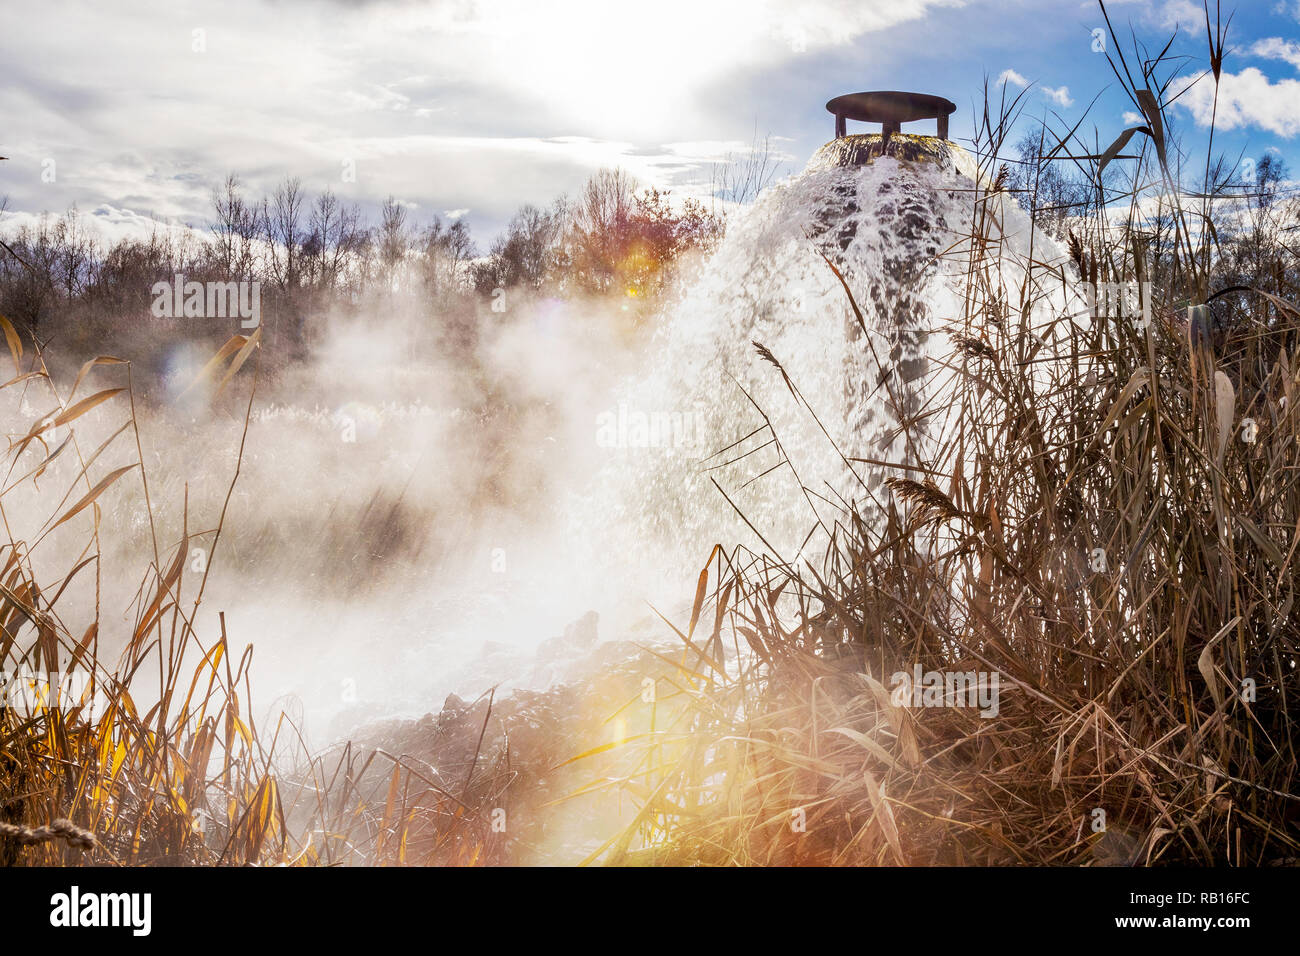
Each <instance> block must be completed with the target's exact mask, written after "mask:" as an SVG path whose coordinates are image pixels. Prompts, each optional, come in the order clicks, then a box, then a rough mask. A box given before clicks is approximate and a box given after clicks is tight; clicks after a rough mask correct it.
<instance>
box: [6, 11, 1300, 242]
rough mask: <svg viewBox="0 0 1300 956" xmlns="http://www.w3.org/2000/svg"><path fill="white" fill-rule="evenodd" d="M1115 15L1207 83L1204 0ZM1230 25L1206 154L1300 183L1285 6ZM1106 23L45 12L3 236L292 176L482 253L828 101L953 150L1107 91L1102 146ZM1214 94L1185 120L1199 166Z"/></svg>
mask: <svg viewBox="0 0 1300 956" xmlns="http://www.w3.org/2000/svg"><path fill="white" fill-rule="evenodd" d="M1212 6H1213V0H1212ZM1108 9H1109V11H1110V15H1111V19H1112V22H1113V23H1114V25H1115V27H1116V29H1117V30H1118V31H1119V32H1120V34H1121V39H1123V40H1124V42H1125V43H1126V45H1127V44H1128V43H1129V36H1128V30H1129V27H1130V25H1131V26H1132V28H1133V30H1135V31H1136V33H1137V35H1138V37H1139V39H1140V40H1143V41H1144V42H1145V43H1146V44H1147V45H1148V47H1149V48H1150V49H1151V50H1152V52H1155V51H1157V50H1158V49H1159V48H1160V47H1161V46H1163V43H1164V41H1165V40H1166V39H1167V38H1168V36H1169V35H1170V33H1171V32H1172V30H1173V29H1174V28H1175V27H1178V28H1179V30H1180V39H1179V40H1178V41H1177V42H1176V43H1175V45H1174V47H1173V52H1174V53H1177V54H1185V55H1187V56H1188V57H1189V58H1190V59H1189V60H1188V62H1187V66H1186V69H1185V71H1184V73H1185V75H1186V76H1187V77H1188V78H1189V79H1190V78H1192V77H1195V76H1196V75H1197V74H1198V73H1199V72H1201V71H1202V70H1204V69H1205V67H1206V65H1207V62H1206V39H1205V30H1204V21H1203V13H1202V10H1201V7H1200V4H1199V2H1197V3H1192V2H1191V0H1138V2H1135V0H1129V2H1119V0H1112V2H1111V3H1109V4H1108ZM1223 11H1224V15H1225V17H1226V16H1227V14H1228V13H1229V12H1234V11H1235V13H1234V19H1233V21H1232V25H1231V30H1230V33H1229V43H1230V53H1229V56H1228V59H1227V61H1226V63H1225V67H1224V69H1225V73H1224V83H1223V88H1222V91H1221V96H1220V102H1219V119H1220V124H1219V127H1220V132H1219V133H1218V134H1217V137H1216V144H1217V150H1218V151H1222V152H1224V153H1226V154H1227V155H1228V156H1229V157H1230V158H1233V159H1235V158H1236V157H1237V156H1238V155H1239V154H1240V155H1244V156H1247V157H1252V158H1257V157H1258V156H1260V155H1262V154H1263V153H1264V152H1265V151H1266V150H1275V151H1278V152H1280V153H1281V155H1283V156H1284V157H1285V158H1286V159H1287V160H1288V162H1289V163H1290V165H1291V167H1292V169H1293V170H1295V171H1298V172H1300V0H1285V2H1277V0H1253V2H1251V0H1241V2H1237V3H1235V4H1225V5H1224V6H1223ZM1102 25H1103V20H1102V17H1101V13H1100V10H1099V8H1098V7H1097V5H1096V3H1095V2H1092V0H964V2H963V0H806V2H803V3H798V4H795V3H789V2H777V0H657V2H655V3H638V4H626V3H619V2H616V0H550V2H526V0H435V2H410V0H399V2H365V0H352V2H348V0H326V2H320V0H314V2H311V0H269V2H268V0H229V2H223V3H177V4H170V5H168V6H167V7H165V8H162V9H159V8H158V7H157V5H155V4H146V3H143V2H138V0H123V2H121V3H115V4H112V5H107V4H98V3H94V2H65V0H51V2H47V3H43V4H40V5H38V6H37V7H35V8H34V9H32V10H29V11H27V12H25V13H24V15H23V16H22V17H21V18H17V17H14V16H13V15H12V14H7V15H6V22H5V24H4V30H3V34H2V35H0V63H3V64H4V70H3V76H0V116H3V117H4V118H5V121H4V126H3V127H0V155H6V156H9V157H11V158H10V160H9V162H6V163H3V164H0V197H3V196H6V195H7V196H8V197H9V209H10V212H11V216H10V217H9V219H8V224H9V225H10V227H12V225H14V224H16V223H18V222H20V221H23V220H24V219H25V218H26V216H27V215H29V214H32V213H36V212H39V211H42V210H51V211H55V212H58V211H61V210H63V209H64V208H66V206H67V205H68V204H69V203H71V202H76V203H77V205H78V207H79V209H80V210H81V211H82V212H83V213H90V214H92V215H93V216H94V218H95V219H96V220H97V221H99V222H100V223H102V224H103V226H104V230H105V233H106V234H107V235H109V236H110V237H111V236H113V235H117V234H121V233H122V232H125V231H132V230H136V229H139V228H140V226H141V224H142V220H143V217H145V216H149V215H152V216H156V217H159V218H161V219H164V220H173V221H181V222H188V223H191V224H194V225H198V226H202V225H204V224H205V223H206V219H207V216H208V193H209V191H210V189H211V187H212V186H213V185H215V184H216V183H218V182H219V181H220V180H221V179H222V178H223V177H224V176H225V174H226V173H227V172H235V173H236V174H238V175H239V176H240V177H241V178H242V179H243V180H244V181H245V182H246V183H247V184H248V186H249V188H250V190H251V191H253V192H254V193H257V192H261V191H265V190H269V189H270V188H272V187H273V186H274V184H275V183H276V182H277V181H278V180H280V179H283V178H284V177H286V176H297V177H300V178H301V179H302V181H303V184H304V186H305V187H306V188H307V189H308V190H309V191H312V192H316V191H319V190H321V189H324V188H326V187H327V186H328V187H330V188H332V189H334V190H335V191H336V192H338V193H339V194H340V195H341V196H343V197H345V198H348V199H351V200H355V201H357V202H359V203H361V204H362V205H363V207H365V208H366V209H367V210H371V211H373V209H374V208H375V207H376V206H377V204H378V203H379V202H381V201H382V200H383V198H384V197H385V196H386V195H388V194H390V193H391V194H393V195H395V196H397V197H398V198H399V199H401V200H402V201H403V202H405V203H407V204H408V205H409V206H410V208H411V211H412V217H413V218H414V220H415V221H417V222H421V221H424V220H427V219H428V218H429V217H431V216H432V215H434V214H440V215H444V216H445V215H447V214H452V215H464V216H467V217H468V220H469V222H470V224H471V225H472V227H473V229H474V233H475V235H476V237H477V238H478V239H479V241H480V244H481V245H483V246H486V245H487V241H488V240H489V239H490V237H491V235H492V234H493V233H494V232H495V231H497V230H498V229H500V228H501V226H502V225H503V224H504V222H505V221H506V220H507V219H508V217H509V215H510V213H511V212H512V211H513V210H514V209H515V208H516V207H517V206H518V205H519V204H521V203H524V202H533V203H537V204H545V203H548V202H549V201H550V200H551V199H553V198H554V197H555V196H556V195H558V194H560V193H562V192H568V193H570V194H572V193H573V192H575V191H576V190H577V189H578V188H579V187H580V186H581V184H582V182H583V181H584V180H585V179H586V177H587V176H588V175H590V173H591V172H593V171H594V170H595V169H597V168H599V167H601V166H613V165H621V166H624V167H626V168H628V169H629V170H631V171H632V172H633V174H634V175H636V176H637V177H638V178H639V179H640V180H641V181H642V182H644V183H647V184H654V185H659V186H667V187H672V188H674V189H676V191H677V192H678V193H679V194H682V193H696V194H698V193H699V192H700V191H702V190H706V189H707V183H708V181H709V168H710V164H711V163H712V162H714V161H715V160H717V159H718V158H720V157H721V156H723V155H724V154H726V153H728V152H735V151H738V150H741V149H743V148H745V147H746V146H747V145H748V144H749V143H750V141H751V140H752V138H753V136H754V133H755V131H757V133H758V134H759V136H760V137H761V136H764V135H770V136H772V137H773V142H774V145H775V146H776V148H777V149H779V150H780V152H781V153H783V154H784V155H785V156H786V157H787V158H788V168H790V169H798V168H800V167H802V165H803V163H804V162H805V161H806V160H807V158H808V156H809V155H810V154H811V153H812V152H813V150H815V149H816V148H817V146H819V145H820V144H821V143H823V142H825V141H826V140H827V139H829V138H830V137H831V135H832V132H833V121H832V118H831V117H830V115H829V114H827V113H826V112H825V109H824V103H825V101H826V100H827V99H829V98H830V97H831V96H834V95H836V94H839V93H844V92H852V91H857V90H869V89H905V90H917V91H923V92H931V93H938V94H941V95H944V96H947V97H948V98H949V99H952V100H953V101H954V102H956V103H957V104H958V112H957V113H956V114H955V115H954V117H953V122H952V135H953V136H954V137H955V138H958V139H961V138H962V137H966V136H969V134H970V131H971V122H972V111H973V109H974V107H975V106H976V104H977V102H978V99H979V97H980V90H981V88H982V85H983V82H984V79H985V77H987V78H988V79H989V80H990V81H991V82H994V83H996V82H997V81H998V79H999V78H1000V77H1004V76H1005V77H1010V79H1009V81H1008V82H1009V84H1010V85H1009V89H1010V90H1011V91H1012V92H1016V91H1018V89H1019V86H1018V84H1020V83H1028V84H1031V86H1030V88H1029V92H1028V94H1027V96H1026V100H1025V102H1026V104H1027V109H1026V118H1028V117H1030V116H1042V115H1048V116H1052V114H1053V113H1054V114H1055V117H1058V118H1054V119H1053V122H1054V123H1055V124H1056V125H1057V126H1063V125H1065V124H1073V123H1074V122H1075V121H1077V119H1078V118H1079V117H1080V116H1081V115H1082V113H1083V111H1084V110H1085V108H1086V107H1087V106H1088V104H1089V102H1090V101H1091V100H1092V99H1093V98H1094V97H1095V96H1097V95H1099V94H1100V97H1101V98H1100V100H1099V101H1098V103H1097V104H1096V105H1094V106H1093V108H1092V110H1091V112H1090V114H1089V119H1088V122H1087V123H1086V124H1085V126H1084V129H1085V130H1087V131H1088V134H1089V136H1091V131H1092V129H1093V127H1094V126H1095V127H1096V129H1097V136H1098V138H1099V139H1100V140H1101V141H1102V143H1103V145H1105V144H1106V143H1109V142H1110V141H1111V139H1113V138H1114V136H1115V135H1117V134H1118V133H1119V132H1120V131H1121V130H1122V129H1123V128H1124V126H1125V125H1131V123H1129V122H1128V121H1126V119H1125V116H1124V114H1125V112H1126V111H1130V110H1131V109H1132V106H1131V104H1129V103H1128V102H1127V100H1126V99H1125V98H1124V96H1123V95H1122V93H1121V92H1120V91H1119V89H1118V87H1117V84H1116V83H1115V82H1114V78H1113V76H1112V75H1111V72H1110V69H1109V67H1108V66H1107V65H1106V62H1105V57H1104V56H1103V55H1101V54H1099V53H1096V52H1094V50H1093V47H1094V40H1093V33H1092V31H1093V30H1094V29H1096V28H1098V27H1101V26H1102ZM1106 42H1107V44H1108V45H1109V44H1110V43H1111V41H1110V39H1109V37H1107V39H1106ZM1007 71H1011V72H1010V73H1008V72H1007ZM1210 89H1211V87H1210V85H1209V83H1208V82H1203V83H1202V84H1200V86H1198V87H1197V88H1195V89H1193V91H1192V93H1191V94H1189V95H1188V96H1187V97H1185V99H1184V101H1183V105H1180V106H1178V107H1175V109H1174V118H1175V121H1176V123H1177V125H1178V127H1179V129H1180V130H1181V132H1182V134H1183V137H1184V143H1185V145H1186V146H1187V147H1188V148H1189V149H1192V150H1194V151H1195V152H1196V154H1197V156H1198V157H1199V155H1200V154H1202V153H1203V150H1204V134H1205V127H1204V124H1205V122H1206V120H1207V119H1208V113H1209V107H1210V100H1209V97H1208V92H1209V91H1210ZM1026 128H1027V126H1026ZM922 131H924V130H922ZM349 169H350V170H354V171H355V177H354V178H349V177H347V176H346V175H345V172H346V171H347V170H349ZM51 174H52V175H51ZM51 180H52V181H51ZM14 213H17V214H18V215H13V214H14Z"/></svg>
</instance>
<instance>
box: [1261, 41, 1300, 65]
mask: <svg viewBox="0 0 1300 956" xmlns="http://www.w3.org/2000/svg"><path fill="white" fill-rule="evenodd" d="M1250 52H1251V54H1252V55H1254V56H1259V57H1263V58H1264V59H1267V60H1285V61H1286V62H1287V63H1290V64H1291V65H1292V66H1294V67H1295V68H1296V69H1300V43H1296V42H1295V41H1293V40H1283V39H1282V38H1281V37H1268V38H1266V39H1263V40H1256V41H1255V43H1254V44H1253V45H1252V46H1251V48H1250Z"/></svg>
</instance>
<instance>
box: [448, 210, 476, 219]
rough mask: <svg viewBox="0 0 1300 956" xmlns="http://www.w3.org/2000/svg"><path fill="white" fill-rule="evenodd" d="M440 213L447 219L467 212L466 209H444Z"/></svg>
mask: <svg viewBox="0 0 1300 956" xmlns="http://www.w3.org/2000/svg"><path fill="white" fill-rule="evenodd" d="M442 214H443V215H444V216H446V217H447V218H448V219H460V218H462V217H463V216H466V215H468V214H469V210H468V209H444V210H443V211H442Z"/></svg>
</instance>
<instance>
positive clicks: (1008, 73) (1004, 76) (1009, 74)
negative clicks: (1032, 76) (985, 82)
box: [998, 69, 1029, 87]
mask: <svg viewBox="0 0 1300 956" xmlns="http://www.w3.org/2000/svg"><path fill="white" fill-rule="evenodd" d="M1003 83H1011V84H1012V85H1014V86H1020V87H1025V86H1028V85H1029V81H1028V80H1027V79H1025V78H1024V77H1023V76H1021V75H1020V74H1019V73H1017V72H1016V71H1015V70H1009V69H1008V70H1003V71H1002V72H1001V73H1000V74H999V75H998V85H999V86H1001V85H1002V84H1003Z"/></svg>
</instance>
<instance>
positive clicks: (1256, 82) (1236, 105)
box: [1177, 66, 1300, 138]
mask: <svg viewBox="0 0 1300 956" xmlns="http://www.w3.org/2000/svg"><path fill="white" fill-rule="evenodd" d="M1177 102H1178V105H1180V106H1183V107H1185V108H1187V109H1188V110H1189V111H1191V114H1192V117H1193V118H1194V119H1195V120H1196V122H1197V123H1198V124H1199V125H1201V126H1208V125H1209V124H1210V121H1211V118H1213V119H1214V123H1215V125H1216V126H1217V127H1218V128H1219V129H1223V130H1231V129H1237V128H1239V127H1247V126H1257V127H1259V128H1260V129H1266V130H1268V131H1269V132H1271V133H1276V134H1277V135H1278V136H1284V137H1288V138H1289V137H1292V136H1295V135H1296V134H1297V133H1300V80H1292V79H1285V80H1278V81H1277V82H1276V83H1274V82H1272V81H1271V80H1270V79H1269V78H1268V77H1267V76H1265V75H1264V74H1263V73H1261V72H1260V71H1259V70H1257V69H1255V68H1254V67H1253V66H1251V67H1247V68H1246V69H1244V70H1242V71H1241V72H1240V73H1227V72H1225V73H1224V74H1223V76H1222V77H1221V80H1220V87H1219V102H1218V113H1217V115H1216V114H1215V103H1214V84H1213V83H1211V82H1209V81H1208V80H1203V81H1201V82H1199V83H1196V84H1194V85H1193V86H1192V87H1191V89H1189V90H1188V91H1187V92H1186V93H1185V94H1184V95H1183V96H1181V97H1179V99H1178V101H1177Z"/></svg>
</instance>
